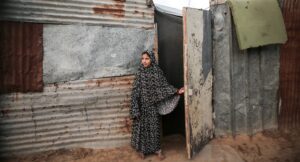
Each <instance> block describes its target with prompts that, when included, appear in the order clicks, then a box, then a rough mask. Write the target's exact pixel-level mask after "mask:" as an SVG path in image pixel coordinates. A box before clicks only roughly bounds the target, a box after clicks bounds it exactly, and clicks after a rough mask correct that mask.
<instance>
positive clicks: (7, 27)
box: [0, 21, 43, 93]
mask: <svg viewBox="0 0 300 162" xmlns="http://www.w3.org/2000/svg"><path fill="white" fill-rule="evenodd" d="M42 34H43V25H42V24H34V23H22V22H9V21H1V25H0V93H9V92H41V91H42V90H43V76H42V75H43V72H42V69H43V43H42V40H43V39H42Z"/></svg>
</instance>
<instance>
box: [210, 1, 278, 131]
mask: <svg viewBox="0 0 300 162" xmlns="http://www.w3.org/2000/svg"><path fill="white" fill-rule="evenodd" d="M212 12H213V24H214V25H213V47H214V48H213V57H214V63H213V64H214V86H213V105H214V111H215V115H216V117H215V126H216V130H215V133H216V135H217V136H218V135H228V134H232V135H235V134H241V133H247V134H253V133H255V132H258V131H261V130H264V129H270V128H276V127H277V107H278V87H279V47H278V45H269V46H263V47H258V48H252V49H248V50H239V47H238V44H237V40H236V34H235V32H234V31H235V30H234V26H233V25H232V24H233V23H232V20H231V15H230V10H229V8H228V6H226V5H225V4H222V5H217V6H213V7H212Z"/></svg>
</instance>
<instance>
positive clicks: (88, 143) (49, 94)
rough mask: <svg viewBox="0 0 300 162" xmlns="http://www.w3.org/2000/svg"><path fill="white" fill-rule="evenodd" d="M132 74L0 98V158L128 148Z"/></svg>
mask: <svg viewBox="0 0 300 162" xmlns="http://www.w3.org/2000/svg"><path fill="white" fill-rule="evenodd" d="M133 79H134V77H133V76H124V77H112V78H103V79H95V80H82V81H72V82H65V83H58V84H48V85H45V87H44V90H43V92H40V93H14V94H7V95H1V96H0V107H1V112H0V129H1V136H0V156H11V155H14V154H26V153H34V152H39V151H47V150H55V149H60V148H74V147H87V148H109V147H116V146H122V145H129V143H130V136H131V122H130V120H129V119H130V118H129V107H130V95H131V88H132V82H133Z"/></svg>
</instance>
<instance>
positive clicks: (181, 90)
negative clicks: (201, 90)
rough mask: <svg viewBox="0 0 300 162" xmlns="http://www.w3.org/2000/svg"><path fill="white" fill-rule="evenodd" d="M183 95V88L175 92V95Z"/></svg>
mask: <svg viewBox="0 0 300 162" xmlns="http://www.w3.org/2000/svg"><path fill="white" fill-rule="evenodd" d="M183 93H184V87H182V88H180V89H179V90H178V91H177V94H179V95H181V94H183Z"/></svg>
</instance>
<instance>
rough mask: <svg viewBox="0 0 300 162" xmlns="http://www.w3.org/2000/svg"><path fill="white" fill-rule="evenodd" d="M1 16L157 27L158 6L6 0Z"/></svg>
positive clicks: (140, 0)
mask: <svg viewBox="0 0 300 162" xmlns="http://www.w3.org/2000/svg"><path fill="white" fill-rule="evenodd" d="M0 19H4V20H13V21H29V22H39V23H58V24H74V23H81V24H92V25H107V26H132V27H144V28H153V27H154V26H153V22H154V10H153V8H149V7H147V5H146V0H126V1H125V0H88V1H86V0H72V1H61V0H5V1H4V2H1V3H0Z"/></svg>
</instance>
